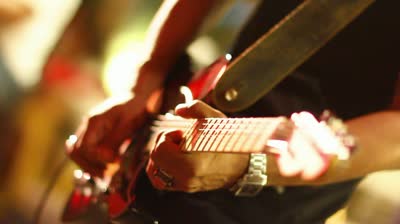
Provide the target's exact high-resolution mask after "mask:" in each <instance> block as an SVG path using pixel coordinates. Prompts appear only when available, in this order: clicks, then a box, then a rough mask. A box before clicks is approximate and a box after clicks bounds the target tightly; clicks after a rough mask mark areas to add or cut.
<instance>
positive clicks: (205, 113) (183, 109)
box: [175, 100, 226, 119]
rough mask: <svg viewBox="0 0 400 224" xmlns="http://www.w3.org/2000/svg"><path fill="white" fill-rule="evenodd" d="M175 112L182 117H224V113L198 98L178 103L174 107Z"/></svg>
mask: <svg viewBox="0 0 400 224" xmlns="http://www.w3.org/2000/svg"><path fill="white" fill-rule="evenodd" d="M175 113H176V114H177V115H179V116H181V117H184V118H196V119H199V118H205V117H219V118H225V117H226V116H225V114H223V113H222V112H221V111H219V110H216V109H214V108H212V107H211V106H209V105H208V104H206V103H204V102H203V101H200V100H194V101H191V102H189V103H184V104H179V105H177V106H176V108H175Z"/></svg>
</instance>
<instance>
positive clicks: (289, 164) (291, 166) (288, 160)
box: [276, 150, 302, 177]
mask: <svg viewBox="0 0 400 224" xmlns="http://www.w3.org/2000/svg"><path fill="white" fill-rule="evenodd" d="M276 161H277V166H278V169H279V173H280V174H281V175H282V176H284V177H294V176H297V175H299V174H300V173H301V171H302V166H301V164H300V163H299V162H298V161H297V160H296V159H295V158H294V157H293V155H292V154H291V153H289V151H288V150H283V151H281V152H280V153H279V155H278V156H277V159H276Z"/></svg>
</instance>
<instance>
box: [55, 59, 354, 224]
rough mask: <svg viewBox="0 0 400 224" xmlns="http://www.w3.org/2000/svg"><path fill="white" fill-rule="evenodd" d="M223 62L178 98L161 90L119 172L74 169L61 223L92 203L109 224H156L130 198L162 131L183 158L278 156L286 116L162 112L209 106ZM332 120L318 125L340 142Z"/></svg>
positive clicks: (338, 127) (171, 91)
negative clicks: (186, 104)
mask: <svg viewBox="0 0 400 224" xmlns="http://www.w3.org/2000/svg"><path fill="white" fill-rule="evenodd" d="M228 62H229V61H228V60H227V59H226V58H221V59H219V60H217V61H216V62H215V63H214V64H212V65H211V66H209V67H208V68H206V69H205V70H203V71H201V72H200V73H197V74H196V75H195V76H194V78H193V79H192V80H191V81H190V82H189V83H188V88H181V89H180V92H182V93H183V94H177V92H179V91H178V89H179V88H178V87H179V86H180V85H181V84H182V83H176V82H173V83H168V85H166V86H169V87H171V88H169V89H166V90H165V96H164V98H166V99H168V100H165V101H164V103H163V106H162V110H161V111H162V112H163V113H162V114H160V115H158V116H155V117H156V118H155V119H151V120H150V121H149V122H148V124H147V125H145V126H144V127H143V128H141V129H139V130H140V131H138V133H137V134H136V136H134V138H133V139H132V143H131V145H130V146H129V148H128V149H127V150H126V152H125V153H124V155H123V158H122V161H121V165H120V168H119V170H118V172H116V174H115V175H114V176H112V177H111V178H110V179H99V178H95V177H90V175H89V174H87V173H84V172H83V171H80V170H76V171H75V173H74V177H75V183H76V186H75V189H74V190H73V192H72V194H71V197H70V200H69V201H68V203H67V205H66V208H65V211H64V214H63V217H62V219H63V221H72V220H75V219H78V218H79V217H80V216H81V215H83V214H84V213H85V212H86V211H87V210H88V207H89V206H90V205H91V204H92V203H93V202H96V203H105V204H106V205H107V209H108V216H109V217H110V219H111V220H114V222H113V223H124V221H117V220H122V219H123V220H126V219H128V220H132V219H136V220H139V223H157V222H156V221H157V219H156V218H154V217H151V216H149V215H146V212H144V211H140V210H138V209H136V207H135V205H136V200H135V199H136V196H137V194H140V191H136V183H137V181H138V178H139V177H140V173H142V171H143V169H144V167H145V165H146V161H147V158H148V151H149V149H151V148H152V147H153V145H154V142H155V138H156V136H157V135H158V134H159V133H160V132H161V131H167V130H171V129H181V130H183V131H184V137H183V139H184V140H183V141H182V143H181V145H180V147H181V149H182V151H183V152H185V153H201V152H215V153H228V152H229V153H250V152H264V153H279V152H276V151H272V150H273V149H276V148H277V147H275V146H276V145H277V143H278V144H279V143H280V141H282V140H285V139H286V135H287V132H288V131H289V130H291V128H293V122H291V121H290V120H289V119H287V118H285V117H264V118H204V119H183V118H180V117H177V116H175V115H173V114H171V113H168V112H167V111H168V109H172V108H174V106H175V105H176V104H177V102H179V101H180V100H178V99H181V100H182V99H183V98H185V99H186V100H192V98H198V99H204V100H206V101H207V100H208V102H209V103H211V104H212V102H210V101H209V98H208V97H207V96H208V95H209V93H210V91H212V89H213V86H214V85H215V83H216V81H217V80H218V79H219V77H220V76H221V73H222V72H223V71H224V69H225V68H226V66H227V65H228ZM178 74H183V73H178ZM185 79H187V77H180V78H176V76H174V80H175V81H176V80H185ZM189 93H190V94H189ZM182 95H183V96H185V97H182ZM171 99H173V100H171ZM331 118H332V117H330V118H326V119H323V121H322V122H327V123H332V121H334V122H333V123H335V127H334V132H340V133H341V135H342V136H341V137H343V136H344V132H343V130H344V129H343V127H344V126H343V125H342V124H341V125H338V120H337V119H334V120H332V119H331ZM339 123H340V122H339ZM340 140H344V138H341V139H340ZM349 142H351V141H349V139H348V138H346V139H345V141H344V142H343V144H348V145H349ZM127 217H129V218H127Z"/></svg>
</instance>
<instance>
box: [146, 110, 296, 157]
mask: <svg viewBox="0 0 400 224" xmlns="http://www.w3.org/2000/svg"><path fill="white" fill-rule="evenodd" d="M154 125H155V126H154V128H153V130H155V131H156V134H157V130H162V131H165V130H168V129H180V130H182V131H183V132H184V135H183V141H182V142H181V144H180V148H181V150H182V151H184V152H229V153H250V152H263V151H265V149H266V143H267V141H268V140H271V139H276V140H280V139H285V138H284V136H286V133H287V132H288V131H290V130H291V129H290V128H291V126H292V122H291V121H289V120H288V119H287V118H285V117H278V118H276V117H274V118H270V117H266V118H203V119H180V118H172V119H169V118H167V117H165V116H161V117H159V120H158V121H156V122H155V124H154Z"/></svg>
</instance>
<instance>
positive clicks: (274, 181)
mask: <svg viewBox="0 0 400 224" xmlns="http://www.w3.org/2000/svg"><path fill="white" fill-rule="evenodd" d="M346 124H347V126H348V128H349V132H350V133H351V134H352V135H354V136H355V137H356V139H357V144H358V146H357V149H356V151H355V152H354V154H353V155H352V156H351V157H350V159H349V160H348V161H346V162H345V163H346V165H345V166H343V164H344V163H343V162H337V163H333V164H332V165H331V167H330V169H329V170H328V171H327V172H326V173H325V174H324V175H323V176H321V177H319V178H317V179H316V180H314V181H303V180H301V179H300V178H298V177H295V178H286V177H282V176H279V175H277V173H279V172H277V166H276V164H275V161H274V159H273V158H270V159H269V162H270V164H269V166H268V168H269V169H271V174H272V175H273V176H270V178H269V180H270V182H269V184H270V185H303V184H306V185H310V184H311V185H319V184H326V183H333V182H339V181H344V180H349V179H352V178H357V177H362V176H365V175H367V174H369V173H372V172H376V171H381V170H391V169H400V112H398V111H397V112H396V111H384V112H379V113H374V114H370V115H366V116H362V117H358V118H355V119H352V120H349V121H347V122H346Z"/></svg>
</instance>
